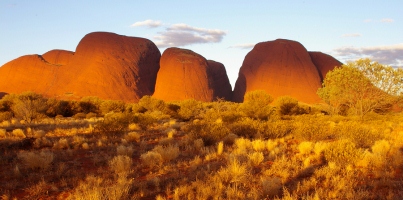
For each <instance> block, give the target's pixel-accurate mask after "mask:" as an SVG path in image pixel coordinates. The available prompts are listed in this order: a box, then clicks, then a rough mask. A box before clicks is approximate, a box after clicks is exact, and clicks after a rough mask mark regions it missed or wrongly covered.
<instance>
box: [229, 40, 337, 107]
mask: <svg viewBox="0 0 403 200" xmlns="http://www.w3.org/2000/svg"><path fill="white" fill-rule="evenodd" d="M314 54H315V57H314V59H311V56H310V54H309V53H308V51H307V50H306V49H305V47H304V46H302V45H301V44H300V43H298V42H296V41H291V40H284V39H277V40H275V41H268V42H261V43H258V44H256V45H255V47H254V48H253V49H252V50H251V51H250V52H249V53H248V54H247V55H246V57H245V60H244V62H243V64H242V67H241V69H240V71H239V77H238V80H237V82H236V84H235V89H234V94H233V95H234V97H233V100H234V101H236V102H242V101H243V97H244V95H245V93H246V92H249V91H253V90H265V91H266V92H267V93H269V94H270V95H272V96H273V97H274V98H277V97H280V96H285V95H288V96H291V97H294V98H296V99H298V100H299V101H302V102H305V103H317V102H320V98H319V97H318V95H317V94H316V91H317V90H318V88H320V87H321V81H322V78H321V73H325V72H327V71H328V70H329V69H332V67H331V66H332V65H333V63H330V64H328V62H329V60H330V61H331V62H333V61H334V60H335V59H328V60H327V59H323V58H326V56H327V55H326V54H323V55H322V54H320V55H316V53H314ZM325 55H326V56H325ZM312 60H315V61H314V62H313V61H312ZM337 63H339V62H337ZM315 64H318V66H315ZM333 67H334V66H333Z"/></svg>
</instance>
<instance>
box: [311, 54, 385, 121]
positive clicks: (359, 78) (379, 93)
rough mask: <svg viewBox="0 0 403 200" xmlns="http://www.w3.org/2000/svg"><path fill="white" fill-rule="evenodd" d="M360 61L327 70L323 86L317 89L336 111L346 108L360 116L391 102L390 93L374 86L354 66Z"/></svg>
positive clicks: (382, 108)
mask: <svg viewBox="0 0 403 200" xmlns="http://www.w3.org/2000/svg"><path fill="white" fill-rule="evenodd" d="M360 62H361V61H360V60H359V61H357V62H356V63H349V64H348V65H343V66H342V67H337V68H335V69H334V70H332V71H330V72H328V73H327V75H326V77H325V79H324V81H323V87H322V88H320V89H319V90H318V95H319V97H321V98H322V100H324V101H325V102H326V103H327V104H329V105H330V106H332V107H333V108H334V109H335V112H336V113H340V111H341V109H342V108H347V109H348V111H349V112H351V113H353V114H356V115H359V116H361V117H362V116H364V115H365V114H366V113H368V112H371V111H374V110H377V109H381V110H384V109H385V107H387V106H389V105H390V104H391V101H392V98H391V95H389V94H388V93H387V92H385V91H383V90H381V89H380V88H378V87H376V86H375V84H374V83H373V82H372V81H371V80H370V79H369V78H368V77H367V76H366V75H365V74H364V73H363V72H362V71H361V70H360V69H359V68H357V67H355V66H358V64H359V63H360ZM384 82H386V80H385V81H384Z"/></svg>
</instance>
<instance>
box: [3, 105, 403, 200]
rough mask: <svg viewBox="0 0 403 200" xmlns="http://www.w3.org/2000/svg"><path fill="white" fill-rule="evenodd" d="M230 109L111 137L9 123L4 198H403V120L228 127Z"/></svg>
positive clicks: (239, 120) (66, 125)
mask: <svg viewBox="0 0 403 200" xmlns="http://www.w3.org/2000/svg"><path fill="white" fill-rule="evenodd" d="M187 103H189V104H192V105H193V104H195V102H187ZM195 105H196V104H195ZM229 105H231V106H229ZM229 105H225V106H228V109H227V108H224V106H223V108H220V104H214V103H211V104H206V105H205V104H201V103H200V104H199V103H197V105H196V106H197V107H198V109H200V110H198V111H197V112H196V111H195V110H193V109H191V108H190V107H188V105H187V106H185V108H186V110H182V112H181V114H182V115H178V116H176V117H174V116H171V118H167V114H166V113H162V112H161V111H159V112H156V111H152V112H151V111H149V110H148V111H145V112H144V113H141V114H139V113H135V114H134V115H133V116H132V117H133V119H131V118H130V115H127V113H126V115H124V117H125V118H124V119H128V120H132V121H125V122H122V123H124V126H123V125H122V126H121V127H123V128H122V130H120V131H112V132H102V131H99V130H100V129H98V128H97V127H98V125H99V124H98V122H102V120H101V119H99V118H91V119H74V118H63V117H58V118H57V119H46V120H45V121H44V122H43V123H41V122H36V123H35V124H33V125H31V126H32V127H28V126H27V125H24V124H23V123H21V122H20V121H19V120H16V119H11V120H7V123H4V122H2V123H1V125H0V150H1V151H0V177H3V178H2V179H1V180H0V185H1V187H0V197H2V198H3V199H7V198H8V199H13V198H17V199H29V198H31V199H402V198H403V192H402V191H401V185H402V184H403V181H402V180H403V155H402V151H401V149H402V148H403V123H402V122H401V121H402V119H403V114H401V113H394V114H388V115H382V116H379V115H375V114H374V115H372V116H368V118H367V119H365V120H361V119H359V118H355V117H342V116H326V115H316V114H315V115H304V116H287V117H284V116H283V119H281V118H274V117H269V119H268V120H261V119H256V118H255V119H252V118H247V117H245V116H236V117H233V118H229V117H228V116H229V114H230V113H231V112H234V113H236V111H237V109H236V108H237V105H236V104H235V105H232V104H229ZM217 107H218V108H217ZM211 109H222V110H225V116H224V115H223V114H222V113H214V112H212V111H211ZM231 109H234V110H231ZM185 111H186V112H185ZM164 112H165V111H164ZM166 112H168V111H166ZM170 112H172V111H170ZM223 113H224V112H223ZM159 114H160V115H161V116H158V115H159ZM227 115H228V116H227ZM203 116H205V117H212V116H213V117H214V118H211V119H205V118H203ZM126 117H127V118H126ZM194 118H199V119H195V120H193V119H194ZM183 119H186V120H188V119H191V120H189V121H181V120H183ZM140 122H146V123H147V126H143V125H142V123H140ZM112 124H113V125H114V126H118V127H120V125H116V124H114V123H112ZM140 127H141V128H140ZM104 128H105V127H104ZM105 130H107V128H106V129H105ZM199 130H200V131H201V132H197V131H199ZM242 131H247V132H245V133H242ZM21 132H22V134H21ZM236 133H238V134H236ZM215 134H217V135H215Z"/></svg>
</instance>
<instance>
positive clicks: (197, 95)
mask: <svg viewBox="0 0 403 200" xmlns="http://www.w3.org/2000/svg"><path fill="white" fill-rule="evenodd" d="M153 96H154V97H155V98H158V99H162V100H165V101H176V100H185V99H195V100H199V101H213V100H215V99H216V98H225V99H230V98H231V85H230V83H229V80H228V77H227V73H226V71H225V68H224V66H223V65H222V64H221V63H218V62H215V61H207V60H206V59H205V58H204V57H203V56H201V55H199V54H197V53H195V52H193V51H191V50H187V49H180V48H168V49H166V50H165V51H164V53H163V54H162V56H161V61H160V71H159V72H158V76H157V82H156V86H155V93H154V95H153Z"/></svg>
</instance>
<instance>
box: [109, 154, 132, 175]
mask: <svg viewBox="0 0 403 200" xmlns="http://www.w3.org/2000/svg"><path fill="white" fill-rule="evenodd" d="M131 166H132V159H131V158H130V157H129V156H126V155H118V156H115V157H114V158H113V159H112V160H111V161H109V167H110V168H111V170H112V171H114V172H115V173H116V174H121V173H128V172H129V171H130V169H131Z"/></svg>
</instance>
